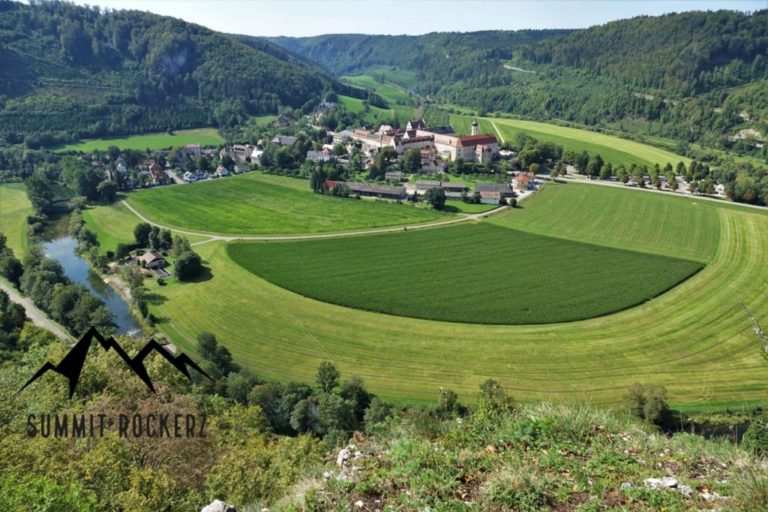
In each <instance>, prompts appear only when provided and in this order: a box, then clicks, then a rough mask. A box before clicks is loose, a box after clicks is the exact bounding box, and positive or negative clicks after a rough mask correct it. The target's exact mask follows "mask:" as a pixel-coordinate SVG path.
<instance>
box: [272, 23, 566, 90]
mask: <svg viewBox="0 0 768 512" xmlns="http://www.w3.org/2000/svg"><path fill="white" fill-rule="evenodd" d="M570 32H571V31H570V30H521V31H517V32H509V31H500V30H494V31H484V32H470V33H459V32H448V33H431V34H426V35H423V36H404V35H401V36H381V35H362V34H338V35H324V36H316V37H306V38H294V37H273V38H268V40H269V41H272V42H273V43H276V44H278V45H280V46H282V47H284V48H286V49H287V50H289V51H291V52H293V53H296V54H297V55H300V56H302V57H305V58H307V59H308V60H310V61H312V62H315V63H317V64H318V65H320V66H322V67H323V68H324V69H326V70H328V71H329V72H331V73H334V74H336V75H344V74H355V73H361V72H367V71H370V70H371V69H372V68H373V69H377V68H378V69H382V68H400V69H405V70H409V71H411V72H413V74H414V78H415V80H413V81H412V82H413V83H410V84H409V83H404V84H402V85H406V86H409V85H410V86H412V87H413V88H414V89H417V90H419V91H421V92H425V93H429V92H435V91H436V90H439V89H440V88H441V87H442V86H443V85H445V84H446V81H447V82H448V83H453V82H456V81H460V80H468V81H474V80H476V79H482V78H483V75H484V74H485V70H487V69H488V67H489V65H491V66H493V65H495V64H496V63H499V62H504V61H506V60H508V59H510V58H511V57H512V56H513V55H514V50H515V49H516V48H518V47H519V46H520V45H523V44H526V43H535V42H538V41H543V40H546V39H548V38H552V37H555V36H561V35H564V34H568V33H570ZM478 83H479V82H478Z"/></svg>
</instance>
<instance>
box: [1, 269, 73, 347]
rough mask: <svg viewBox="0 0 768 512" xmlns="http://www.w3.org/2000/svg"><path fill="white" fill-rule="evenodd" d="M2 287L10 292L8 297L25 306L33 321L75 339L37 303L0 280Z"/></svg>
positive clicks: (57, 333) (58, 333) (64, 336)
mask: <svg viewBox="0 0 768 512" xmlns="http://www.w3.org/2000/svg"><path fill="white" fill-rule="evenodd" d="M0 289H2V290H3V291H5V293H7V294H8V297H9V298H10V299H11V300H12V301H13V302H15V303H16V304H21V305H22V306H23V307H24V311H25V312H26V313H27V317H28V318H29V319H30V320H32V323H34V324H35V325H37V326H39V327H42V328H43V329H47V330H49V331H51V332H52V333H53V334H55V335H56V336H58V337H59V338H63V339H65V340H74V338H73V337H72V336H70V335H69V333H67V331H66V330H65V329H64V328H63V327H61V326H60V325H59V324H57V323H56V322H54V321H53V320H51V319H50V318H48V315H46V314H45V313H44V312H43V311H42V310H41V309H39V308H38V307H37V306H35V304H34V303H33V302H32V301H31V300H30V299H28V298H26V297H23V296H22V295H21V294H20V293H19V292H18V291H17V290H16V289H15V288H13V287H11V286H8V285H6V284H5V283H3V282H0Z"/></svg>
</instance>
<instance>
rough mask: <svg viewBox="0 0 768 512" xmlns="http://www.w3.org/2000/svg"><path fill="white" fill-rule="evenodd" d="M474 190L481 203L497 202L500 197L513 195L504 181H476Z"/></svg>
mask: <svg viewBox="0 0 768 512" xmlns="http://www.w3.org/2000/svg"><path fill="white" fill-rule="evenodd" d="M476 190H477V192H479V193H480V202H481V203H483V204H497V203H498V202H499V200H501V199H506V198H508V197H514V192H513V191H512V189H511V188H510V187H509V185H508V184H506V183H478V184H477V187H476Z"/></svg>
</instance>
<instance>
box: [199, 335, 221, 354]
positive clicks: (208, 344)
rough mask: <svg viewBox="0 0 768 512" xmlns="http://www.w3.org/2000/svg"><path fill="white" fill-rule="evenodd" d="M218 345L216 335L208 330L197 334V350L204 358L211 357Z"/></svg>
mask: <svg viewBox="0 0 768 512" xmlns="http://www.w3.org/2000/svg"><path fill="white" fill-rule="evenodd" d="M218 346H219V343H218V341H216V336H214V335H213V334H212V333H210V332H205V331H203V332H201V333H200V334H198V335H197V352H198V353H199V354H200V357H202V358H204V359H211V358H212V357H213V356H214V354H215V353H216V348H217V347H218Z"/></svg>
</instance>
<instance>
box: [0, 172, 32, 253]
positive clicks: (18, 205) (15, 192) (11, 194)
mask: <svg viewBox="0 0 768 512" xmlns="http://www.w3.org/2000/svg"><path fill="white" fill-rule="evenodd" d="M32 213H33V212H32V203H30V202H29V199H28V198H27V191H26V188H25V187H24V184H23V183H4V184H0V233H3V234H4V235H5V236H6V237H7V239H8V240H7V244H8V247H10V248H11V249H13V253H14V254H15V255H16V257H17V258H19V259H22V258H23V257H24V255H25V254H26V252H27V216H29V215H32Z"/></svg>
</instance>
